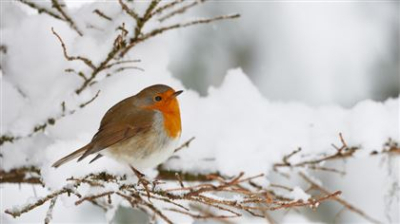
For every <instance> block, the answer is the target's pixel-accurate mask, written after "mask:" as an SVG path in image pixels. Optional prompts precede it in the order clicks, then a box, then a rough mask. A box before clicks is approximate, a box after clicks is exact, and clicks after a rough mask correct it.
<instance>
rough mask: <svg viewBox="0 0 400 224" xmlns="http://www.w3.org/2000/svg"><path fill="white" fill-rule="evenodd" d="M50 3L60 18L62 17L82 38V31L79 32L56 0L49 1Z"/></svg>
mask: <svg viewBox="0 0 400 224" xmlns="http://www.w3.org/2000/svg"><path fill="white" fill-rule="evenodd" d="M51 3H52V5H53V7H54V8H55V9H56V10H57V11H58V12H59V13H60V14H61V15H62V17H64V20H65V21H66V22H67V23H68V24H69V25H70V26H71V28H72V29H73V30H75V31H76V32H77V33H78V34H79V36H83V33H82V31H80V30H79V28H78V27H77V26H76V24H75V22H74V21H73V20H72V18H71V17H70V16H69V15H68V14H67V13H66V12H65V11H64V9H63V7H62V6H61V5H60V3H59V2H58V0H51Z"/></svg>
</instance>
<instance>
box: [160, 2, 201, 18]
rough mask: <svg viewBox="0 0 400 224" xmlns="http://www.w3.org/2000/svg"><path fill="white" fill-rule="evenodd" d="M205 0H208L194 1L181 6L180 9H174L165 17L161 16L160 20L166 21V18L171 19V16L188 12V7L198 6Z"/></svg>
mask: <svg viewBox="0 0 400 224" xmlns="http://www.w3.org/2000/svg"><path fill="white" fill-rule="evenodd" d="M205 1H206V0H198V1H192V2H191V3H190V4H188V5H185V6H182V7H181V8H179V9H177V10H174V11H173V12H171V13H169V14H167V15H165V16H163V17H161V18H160V19H159V21H160V22H164V21H165V20H167V19H169V18H171V17H174V16H176V15H178V14H183V13H185V12H186V10H188V9H190V8H192V7H194V6H196V5H198V4H201V3H203V2H205Z"/></svg>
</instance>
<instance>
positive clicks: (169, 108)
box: [160, 99, 182, 138]
mask: <svg viewBox="0 0 400 224" xmlns="http://www.w3.org/2000/svg"><path fill="white" fill-rule="evenodd" d="M160 110H161V112H162V114H163V118H164V128H165V131H166V132H167V134H168V136H170V137H171V138H177V137H179V135H180V133H181V130H182V127H181V114H180V110H179V103H178V100H177V99H172V100H171V101H170V102H169V103H168V105H166V106H165V107H162V108H160Z"/></svg>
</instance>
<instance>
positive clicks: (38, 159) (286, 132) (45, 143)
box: [1, 3, 400, 222]
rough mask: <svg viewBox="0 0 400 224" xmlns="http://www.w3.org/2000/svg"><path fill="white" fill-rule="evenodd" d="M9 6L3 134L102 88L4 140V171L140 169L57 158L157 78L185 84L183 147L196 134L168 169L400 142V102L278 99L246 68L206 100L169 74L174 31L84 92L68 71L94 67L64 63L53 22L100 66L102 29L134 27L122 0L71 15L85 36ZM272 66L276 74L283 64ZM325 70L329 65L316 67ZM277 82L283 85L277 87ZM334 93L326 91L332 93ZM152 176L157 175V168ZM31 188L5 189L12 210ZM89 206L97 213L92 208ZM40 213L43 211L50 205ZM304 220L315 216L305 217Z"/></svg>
mask: <svg viewBox="0 0 400 224" xmlns="http://www.w3.org/2000/svg"><path fill="white" fill-rule="evenodd" d="M2 4H3V3H2ZM5 5H6V6H7V7H6V9H2V13H3V11H8V10H12V11H13V12H14V11H15V13H13V14H12V15H8V14H7V17H6V18H7V20H6V21H2V22H1V23H2V27H1V33H2V40H1V41H2V43H1V44H4V45H6V46H7V49H8V50H7V54H5V55H4V56H2V59H1V63H2V74H1V83H2V88H1V91H2V96H3V97H2V104H3V105H2V107H1V114H2V122H1V130H2V134H13V135H21V136H26V135H28V134H30V133H31V131H32V129H33V127H34V126H35V125H37V124H42V123H43V122H45V121H46V120H47V119H48V118H49V116H50V117H59V115H60V114H61V102H63V101H65V102H66V106H67V110H75V109H77V108H78V105H79V104H80V103H82V102H85V101H87V100H89V99H91V98H92V97H93V96H94V95H95V94H96V92H97V91H98V90H101V92H100V95H99V97H98V98H97V99H96V100H95V101H94V102H93V103H91V104H89V105H88V106H87V107H85V108H84V109H82V110H80V109H77V111H76V112H75V113H74V114H72V115H67V116H65V117H63V118H61V119H59V120H57V121H56V124H55V125H53V126H48V127H47V128H46V131H45V132H44V133H38V134H35V135H34V136H33V137H30V138H23V139H22V140H19V141H16V142H14V143H5V144H4V145H3V146H2V151H1V153H2V155H3V157H2V161H1V163H2V169H4V170H10V169H12V168H16V167H20V166H30V165H34V166H38V167H40V168H41V174H42V177H43V182H44V183H45V184H46V187H48V188H49V189H59V188H61V187H63V186H64V185H65V184H66V181H65V179H66V178H68V177H71V176H74V177H79V176H83V175H85V174H88V173H92V172H101V171H107V172H109V173H111V174H126V173H128V174H131V171H130V169H129V168H128V167H127V166H126V165H124V164H120V163H118V162H116V161H113V160H112V159H108V158H101V159H99V160H98V161H96V162H94V163H92V164H88V161H89V159H88V160H84V161H82V162H80V163H76V162H75V161H73V162H70V163H68V164H66V165H64V166H62V167H60V168H59V169H54V168H52V167H51V164H52V163H54V161H56V160H57V159H59V158H60V157H62V156H64V155H66V154H68V153H71V152H72V151H74V150H76V149H78V148H80V147H82V146H83V145H85V144H86V143H87V142H89V141H90V139H91V137H92V136H93V134H94V133H95V132H96V130H97V128H98V125H99V122H100V119H101V117H102V116H103V115H104V113H105V112H106V111H107V110H108V108H110V107H111V106H112V105H114V104H115V103H117V102H118V101H120V100H122V99H124V98H125V97H128V96H131V95H133V94H136V93H137V92H138V91H140V90H141V89H143V88H144V87H146V86H149V85H152V84H156V83H164V84H168V85H170V86H172V87H173V88H175V89H177V90H178V89H183V90H184V93H183V94H182V95H180V96H179V100H180V106H181V114H182V124H183V132H182V137H181V143H183V142H184V141H186V140H188V139H190V138H191V137H193V136H195V137H196V139H195V140H194V141H193V142H192V143H191V144H190V147H189V148H185V149H183V150H181V151H180V152H178V155H179V158H178V159H171V160H169V161H168V162H167V163H166V164H165V167H166V168H169V169H174V170H182V171H188V172H194V173H208V172H214V171H219V172H221V173H222V174H226V175H237V174H238V173H240V172H242V171H244V172H245V173H246V175H254V174H259V173H268V172H270V171H271V167H272V164H273V163H275V162H279V161H281V159H282V157H283V156H284V155H285V154H288V153H290V152H292V151H293V150H295V149H297V148H298V147H301V148H302V149H303V152H304V153H320V152H327V151H328V152H330V150H334V149H333V148H332V147H331V143H334V144H336V145H340V144H341V143H340V140H339V136H338V134H339V133H343V136H344V138H345V140H346V142H347V143H348V145H349V146H361V147H362V153H361V155H362V156H366V155H368V154H369V152H371V151H373V150H380V149H382V146H383V143H385V142H386V141H387V140H388V139H389V138H392V139H393V140H395V141H397V142H399V141H400V136H399V126H398V125H399V99H398V98H395V99H388V100H386V101H384V102H374V101H372V100H365V101H362V102H359V103H357V104H356V105H355V106H354V107H352V108H347V109H345V108H343V107H340V106H338V105H334V104H331V105H329V104H327V105H323V106H309V105H307V104H305V103H301V102H281V101H275V100H270V99H269V98H266V97H265V96H263V95H262V94H261V92H260V91H259V89H258V88H257V86H260V85H259V83H254V82H253V81H251V80H250V79H249V78H248V75H249V74H245V73H244V72H243V71H242V69H241V68H235V69H231V70H229V71H227V72H226V76H225V78H224V79H223V82H222V84H221V86H219V87H211V88H209V89H208V92H207V94H206V96H200V95H199V94H198V93H197V92H196V91H194V90H190V89H187V88H185V87H184V86H183V84H182V83H181V80H178V79H177V78H175V77H173V75H172V73H171V72H170V71H169V70H168V64H169V61H170V59H169V54H168V52H167V50H168V44H169V43H170V42H171V39H169V36H168V35H165V37H159V38H157V39H155V40H150V41H148V42H145V43H143V44H141V45H138V46H137V48H135V50H134V51H133V53H130V54H129V55H128V57H127V59H138V58H139V59H141V60H142V62H141V63H139V64H138V66H139V67H142V68H144V69H145V72H140V71H136V70H126V71H123V72H121V73H118V74H114V75H113V76H111V77H108V78H104V77H105V75H106V74H105V73H102V74H101V75H99V76H98V78H97V81H98V83H96V84H94V85H92V86H91V87H90V88H88V89H87V90H85V91H84V92H82V94H81V95H79V96H77V95H76V94H75V93H74V91H75V90H76V89H77V88H78V87H79V86H80V84H81V81H82V80H81V78H80V77H78V76H76V75H74V74H70V73H66V72H64V70H65V69H66V68H74V69H76V70H84V71H85V72H86V73H87V74H88V72H89V71H90V69H88V68H87V67H85V65H84V64H83V63H82V62H68V61H66V60H65V58H64V56H63V53H62V48H61V46H60V43H59V41H58V40H57V38H56V37H55V36H54V35H53V34H52V33H51V27H54V29H55V30H56V31H57V33H59V34H60V36H62V38H63V40H64V42H65V44H66V46H67V48H68V53H69V54H70V55H84V56H86V57H88V58H91V59H92V60H93V62H94V63H98V62H100V61H101V60H102V59H104V55H106V54H107V53H108V51H109V49H110V44H111V43H112V42H113V41H114V39H115V37H116V35H117V34H118V33H117V32H101V29H104V30H106V29H107V30H115V28H116V27H117V26H119V25H120V24H121V23H122V22H125V23H126V26H127V27H129V26H133V23H132V22H129V21H130V20H128V18H127V16H126V15H124V14H121V13H120V10H118V9H119V8H118V5H117V4H103V5H102V4H97V3H94V4H85V5H84V6H83V7H82V8H78V9H77V10H76V11H71V14H72V15H73V16H77V17H80V18H81V19H80V20H79V24H78V25H79V27H80V28H82V29H83V30H84V33H85V36H84V37H79V36H78V35H77V34H76V33H75V32H74V31H72V30H71V29H70V28H69V26H68V25H66V24H65V23H62V22H60V21H57V20H54V19H52V18H50V17H48V16H46V15H43V14H42V15H36V14H26V13H25V12H23V11H20V10H19V8H18V6H17V5H16V4H10V5H9V4H5ZM97 6H98V7H99V8H101V9H102V10H104V11H105V12H107V15H110V16H113V17H115V18H114V20H113V22H109V21H106V20H99V19H98V18H97V17H96V15H94V14H93V13H92V11H93V9H94V8H96V7H97ZM86 15H87V16H86ZM12 18H18V20H13V19H12ZM92 20H93V21H96V22H95V24H92V25H94V26H96V27H98V28H99V29H100V30H94V29H87V28H85V26H84V25H83V24H84V23H85V22H86V21H92ZM3 24H4V25H3ZM153 25H154V24H151V26H153ZM148 29H149V28H148ZM27 37H29V38H27ZM350 41H354V40H350ZM363 60H367V59H363ZM210 66H212V65H210ZM271 70H272V71H275V70H277V68H271ZM318 71H320V69H317V70H316V71H315V72H318ZM356 71H357V72H356V73H357V75H360V74H361V73H362V71H359V69H356ZM275 75H276V73H275ZM260 82H261V81H260ZM263 82H264V81H263ZM270 85H279V83H278V84H277V83H268V86H270ZM346 88H347V87H346ZM357 91H358V92H363V90H357ZM325 97H326V96H321V98H323V99H325ZM315 98H316V99H317V100H319V99H320V98H319V97H315ZM292 159H293V160H296V159H299V158H298V157H293V158H292ZM146 174H148V175H150V176H155V175H156V173H155V171H154V170H150V171H148V172H147V173H146ZM129 178H133V177H132V176H131V177H129ZM264 181H265V182H264V183H267V182H268V180H264ZM115 187H116V186H114V185H110V186H107V189H111V190H112V189H115ZM26 188H27V187H26V186H23V187H22V189H21V192H24V194H21V195H19V194H18V192H19V191H17V190H15V189H14V188H12V187H11V186H6V187H5V188H3V191H4V192H7V193H12V194H13V195H15V197H17V198H18V199H14V198H11V196H10V195H6V197H5V198H4V199H3V198H2V202H3V205H4V207H7V206H13V205H14V204H17V202H19V201H26V198H27V197H28V195H30V193H27V189H26ZM83 192H84V193H86V195H91V194H95V193H96V192H97V191H96V189H91V188H87V189H83ZM45 193H46V190H43V191H42V192H41V194H42V195H44V194H45ZM215 197H216V196H215ZM290 197H292V198H293V199H294V200H299V199H302V200H307V199H308V197H309V195H307V194H306V193H305V192H304V191H303V190H302V189H301V188H299V187H294V190H293V191H292V192H290ZM234 199H235V198H234ZM239 199H240V198H236V199H235V200H239ZM61 201H62V203H57V205H56V207H55V208H54V214H53V217H54V221H57V220H58V221H60V220H62V219H60V218H58V217H60V216H59V215H60V213H62V212H61V211H64V210H66V211H67V212H66V214H70V215H71V216H73V214H78V213H79V211H78V210H79V209H76V207H75V206H73V203H74V202H75V198H73V197H66V196H63V197H61ZM113 201H114V202H115V203H117V204H119V203H120V201H121V200H119V201H118V200H117V199H114V198H113ZM60 204H62V206H61V205H60ZM85 209H86V210H90V209H89V208H88V207H86V208H85ZM116 209H117V208H114V210H112V211H109V212H108V213H107V214H106V217H105V218H104V217H102V218H99V217H96V219H95V220H97V221H98V220H101V221H103V219H107V220H108V221H110V220H112V219H113V216H114V213H115V211H116ZM39 211H40V212H38V213H41V214H40V215H42V213H43V214H45V211H46V209H41V210H39ZM38 213H35V214H38ZM79 214H83V213H79ZM165 214H168V215H169V214H174V220H178V222H192V221H193V220H192V219H191V218H188V217H187V216H180V215H179V216H178V215H177V214H176V213H172V212H165ZM40 215H36V216H29V215H28V216H27V217H35V218H34V219H32V220H33V221H35V222H36V221H42V217H44V216H43V215H42V216H40ZM64 216H65V215H64ZM64 216H63V217H64ZM295 216H296V215H290V216H289V217H288V218H287V220H286V221H287V222H293V221H292V220H298V219H297V216H296V217H295ZM23 217H24V215H23ZM38 217H40V218H38ZM293 217H295V218H293ZM1 218H2V220H7V221H10V222H18V221H20V220H22V222H23V221H27V220H29V219H26V218H22V219H20V220H18V219H16V220H9V219H8V218H5V217H3V215H2V217H1ZM32 220H31V221H32ZM71 220H72V221H71ZM82 220H86V221H87V219H84V218H82V219H78V218H76V219H75V218H73V217H70V218H69V219H68V221H71V222H77V221H82ZM302 221H304V222H306V221H308V220H307V219H306V218H303V219H302Z"/></svg>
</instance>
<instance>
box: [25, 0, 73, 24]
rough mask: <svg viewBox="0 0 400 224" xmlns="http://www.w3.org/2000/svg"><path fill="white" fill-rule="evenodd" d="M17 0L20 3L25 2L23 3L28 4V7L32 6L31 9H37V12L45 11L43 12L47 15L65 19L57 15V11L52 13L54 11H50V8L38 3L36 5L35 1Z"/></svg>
mask: <svg viewBox="0 0 400 224" xmlns="http://www.w3.org/2000/svg"><path fill="white" fill-rule="evenodd" d="M18 1H20V2H21V3H23V4H25V5H27V6H29V7H31V8H33V9H36V10H37V11H38V13H45V14H47V15H49V16H51V17H53V18H55V19H59V20H63V21H65V20H64V18H62V17H61V16H60V15H58V14H57V13H54V12H52V11H50V10H49V9H47V8H44V7H41V6H39V5H36V4H35V3H33V2H31V1H28V0H18Z"/></svg>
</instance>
